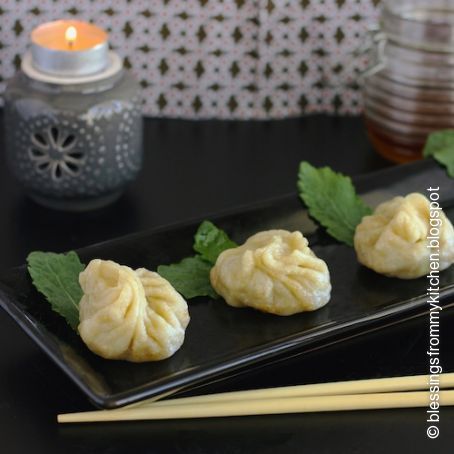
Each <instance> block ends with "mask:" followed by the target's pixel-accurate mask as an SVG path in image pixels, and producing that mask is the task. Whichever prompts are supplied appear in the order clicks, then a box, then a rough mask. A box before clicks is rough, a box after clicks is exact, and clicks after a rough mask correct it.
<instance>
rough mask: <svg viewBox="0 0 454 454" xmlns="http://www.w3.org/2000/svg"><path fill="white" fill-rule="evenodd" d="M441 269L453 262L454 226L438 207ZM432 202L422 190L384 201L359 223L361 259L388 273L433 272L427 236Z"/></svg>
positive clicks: (404, 275) (416, 274) (407, 275)
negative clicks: (421, 192) (430, 265)
mask: <svg viewBox="0 0 454 454" xmlns="http://www.w3.org/2000/svg"><path fill="white" fill-rule="evenodd" d="M439 219H440V220H441V226H440V227H439V228H440V235H439V253H440V257H439V259H440V260H439V265H440V268H439V270H440V271H442V270H444V269H446V268H448V267H449V266H450V265H451V264H452V263H454V229H453V226H452V224H451V222H450V221H449V219H448V218H447V217H446V215H445V214H444V213H443V211H441V210H439ZM429 230H430V202H429V200H428V199H427V198H426V197H424V196H423V195H422V194H417V193H413V194H409V195H407V196H406V197H395V198H393V199H392V200H389V201H388V202H385V203H382V204H381V205H379V206H378V207H377V208H376V209H375V212H374V213H373V215H371V216H365V217H364V219H363V220H362V222H361V223H360V224H359V225H358V227H356V232H355V238H354V244H355V249H356V253H357V256H358V260H359V262H360V263H362V264H363V265H365V266H367V267H368V268H371V269H373V270H374V271H376V272H377V273H381V274H384V275H386V276H392V277H398V278H401V279H414V278H418V277H421V276H425V275H427V274H428V273H429V272H430V267H429V264H430V261H429V260H430V254H433V253H434V252H437V251H434V250H432V249H430V248H429V247H428V240H427V237H428V236H429Z"/></svg>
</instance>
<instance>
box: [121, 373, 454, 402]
mask: <svg viewBox="0 0 454 454" xmlns="http://www.w3.org/2000/svg"><path fill="white" fill-rule="evenodd" d="M429 378H430V376H429V375H410V376H404V377H389V378H373V379H367V380H349V381H339V382H331V383H315V384H309V385H296V386H282V387H278V388H267V389H252V390H247V391H234V392H226V393H218V394H205V395H202V396H193V397H182V398H178V399H170V400H164V401H156V400H153V399H150V400H143V401H141V402H138V403H135V404H132V405H129V406H128V407H125V408H136V407H138V406H140V407H145V406H153V407H158V406H159V407H167V406H171V405H183V404H199V403H213V402H225V401H232V400H241V401H246V400H255V399H278V398H279V399H281V398H286V397H311V396H334V395H343V394H372V393H386V392H396V391H417V390H424V389H428V387H429V385H428V383H429ZM439 386H440V388H454V373H446V374H440V384H439Z"/></svg>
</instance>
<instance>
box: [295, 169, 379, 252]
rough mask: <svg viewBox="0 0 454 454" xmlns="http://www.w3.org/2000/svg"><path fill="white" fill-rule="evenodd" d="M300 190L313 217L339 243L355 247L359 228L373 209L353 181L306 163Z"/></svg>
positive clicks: (299, 184) (300, 170) (301, 177)
mask: <svg viewBox="0 0 454 454" xmlns="http://www.w3.org/2000/svg"><path fill="white" fill-rule="evenodd" d="M298 189H299V194H300V197H301V199H302V200H303V202H304V203H305V204H306V206H307V208H308V209H309V213H310V215H311V216H312V217H313V218H314V219H316V220H317V221H318V222H319V223H320V224H321V225H322V226H323V227H325V228H326V230H327V232H328V233H329V234H330V235H331V236H332V237H334V238H335V239H336V240H338V241H341V242H342V243H345V244H348V245H349V246H353V237H354V235H355V229H356V226H357V225H358V224H359V223H360V222H361V220H362V218H363V217H364V216H366V215H368V214H371V213H372V209H371V208H370V207H369V206H368V205H366V204H365V203H364V201H363V200H362V199H361V198H360V197H359V196H358V195H357V194H356V190H355V187H354V186H353V183H352V180H351V178H350V177H348V176H346V175H343V174H341V173H337V172H334V171H333V170H332V169H330V168H329V167H322V168H315V167H313V166H312V165H311V164H309V163H308V162H305V161H303V162H301V164H300V168H299V173H298Z"/></svg>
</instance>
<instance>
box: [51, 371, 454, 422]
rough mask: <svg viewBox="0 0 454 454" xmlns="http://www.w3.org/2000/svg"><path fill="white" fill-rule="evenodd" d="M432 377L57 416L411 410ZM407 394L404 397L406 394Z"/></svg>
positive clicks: (424, 400)
mask: <svg viewBox="0 0 454 454" xmlns="http://www.w3.org/2000/svg"><path fill="white" fill-rule="evenodd" d="M428 383H429V376H428V375H417V376H409V377H392V378H382V379H372V380H353V381H347V382H334V383H320V384H313V385H301V386H290V387H281V388H272V389H263V390H251V391H238V392H233V393H222V394H212V395H206V396H195V397H188V398H182V399H173V400H169V401H164V402H151V403H150V402H145V403H143V404H142V405H135V406H130V407H126V408H121V409H117V410H102V411H90V412H83V413H68V414H62V415H58V422H60V423H74V422H101V421H132V420H152V419H180V418H209V417H225V416H252V415H264V414H284V413H307V412H321V411H345V410H366V409H383V408H411V407H425V406H428V405H429V394H428V392H427V391H417V392H414V390H416V389H427V388H428ZM453 386H454V373H449V374H442V375H440V388H449V387H453ZM402 391H405V392H402ZM439 403H440V405H454V391H441V392H440V402H439Z"/></svg>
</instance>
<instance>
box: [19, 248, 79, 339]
mask: <svg viewBox="0 0 454 454" xmlns="http://www.w3.org/2000/svg"><path fill="white" fill-rule="evenodd" d="M27 263H28V272H29V273H30V276H31V278H32V281H33V285H34V286H35V287H36V288H37V290H38V291H39V292H40V293H42V294H43V295H44V296H45V297H46V299H47V301H49V303H50V305H51V307H52V310H54V311H55V312H57V313H58V314H60V315H61V316H63V317H64V318H65V319H66V321H67V322H68V324H69V325H70V326H71V328H73V329H75V330H77V326H78V325H79V302H80V299H81V298H82V295H83V292H82V289H81V287H80V284H79V274H80V273H81V272H82V271H83V270H84V268H85V265H83V264H82V263H81V262H80V260H79V257H78V255H77V254H76V253H75V252H73V251H71V252H68V253H67V254H56V253H53V252H40V251H35V252H31V253H30V254H29V255H28V257H27Z"/></svg>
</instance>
